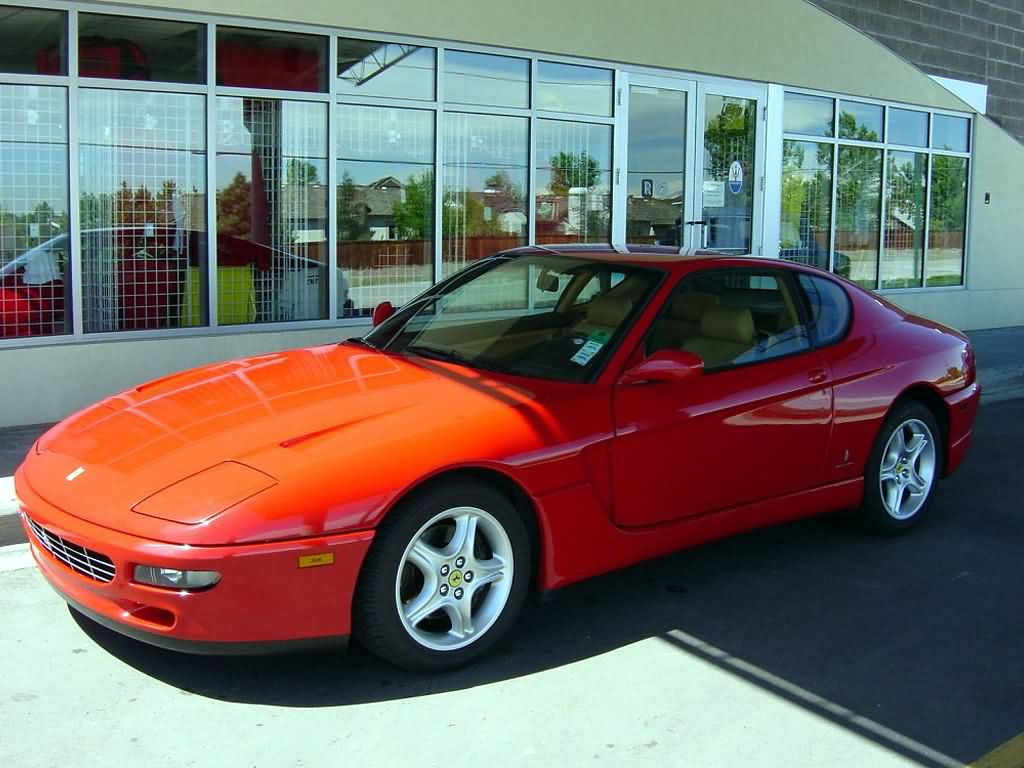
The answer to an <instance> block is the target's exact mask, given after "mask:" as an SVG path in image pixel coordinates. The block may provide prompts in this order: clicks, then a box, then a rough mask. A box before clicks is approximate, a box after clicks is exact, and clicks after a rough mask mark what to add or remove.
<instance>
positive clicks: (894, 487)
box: [860, 401, 942, 533]
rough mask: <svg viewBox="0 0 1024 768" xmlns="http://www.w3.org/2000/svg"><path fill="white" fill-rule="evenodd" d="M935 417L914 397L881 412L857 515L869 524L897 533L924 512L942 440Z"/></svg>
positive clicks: (935, 481) (932, 489)
mask: <svg viewBox="0 0 1024 768" xmlns="http://www.w3.org/2000/svg"><path fill="white" fill-rule="evenodd" d="M939 436H940V432H939V428H938V425H937V424H936V422H935V417H934V416H933V415H932V413H931V411H929V410H928V408H926V407H925V406H924V405H922V404H921V403H918V402H914V401H908V402H904V403H902V404H900V405H898V406H897V407H896V408H894V409H893V411H892V412H891V413H890V414H889V416H888V417H887V418H886V420H885V422H884V424H883V425H882V429H881V431H880V432H879V435H878V439H877V441H876V443H875V447H874V449H873V450H872V452H871V457H870V458H869V459H868V467H867V471H866V472H865V477H864V502H863V504H862V505H861V509H860V514H861V519H862V520H863V522H864V523H865V524H867V525H868V526H869V527H870V528H872V529H874V530H876V531H880V532H883V533H897V532H899V531H902V530H905V529H907V528H909V527H911V526H912V525H914V524H915V523H917V522H918V521H919V520H920V519H921V518H922V517H923V516H924V514H925V513H926V512H927V510H928V507H929V505H930V504H931V501H932V497H933V496H934V493H935V486H936V485H937V484H938V481H939V474H940V470H941V467H942V444H941V443H940V441H939Z"/></svg>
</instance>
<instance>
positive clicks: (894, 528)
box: [860, 401, 944, 533]
mask: <svg viewBox="0 0 1024 768" xmlns="http://www.w3.org/2000/svg"><path fill="white" fill-rule="evenodd" d="M911 419H917V420H919V421H921V422H923V423H924V424H925V425H926V426H927V427H928V430H929V431H930V432H931V436H932V444H933V445H934V446H935V477H934V478H933V479H932V484H931V488H929V489H928V496H927V498H925V500H924V503H923V504H922V505H921V506H920V508H918V510H917V512H915V513H914V514H913V515H911V516H910V517H908V518H905V519H903V520H900V519H897V518H895V517H893V516H892V515H890V514H889V512H888V511H887V510H886V508H885V503H884V502H883V500H882V492H881V489H880V487H879V475H880V474H881V470H882V454H883V452H884V451H885V446H886V444H887V443H888V442H889V439H890V438H891V437H892V435H893V432H894V431H895V430H896V428H897V427H899V426H900V425H901V424H903V423H904V422H906V421H909V420H911ZM943 461H944V451H943V444H942V433H941V431H940V430H939V425H938V424H937V423H936V420H935V416H934V415H933V414H932V412H931V411H930V410H929V409H928V408H927V407H925V406H924V405H922V404H921V403H918V402H913V401H910V402H902V403H899V404H897V405H896V406H895V407H894V408H893V409H892V410H891V411H890V412H889V415H888V416H886V418H885V421H884V422H883V423H882V428H881V429H880V430H879V432H878V438H877V439H876V440H875V445H874V447H873V448H872V450H871V456H870V457H869V458H868V464H867V468H866V470H865V472H864V502H863V504H862V505H861V509H860V516H861V520H862V522H863V523H864V524H865V525H866V526H867V527H868V528H869V529H871V530H873V531H876V532H878V533H901V532H903V531H905V530H908V529H909V528H911V527H913V526H914V525H916V524H917V523H919V522H920V521H921V519H922V518H923V517H924V516H925V515H926V513H927V512H928V508H929V507H930V506H931V504H932V500H933V499H934V498H935V489H936V487H937V486H938V484H939V480H940V479H941V477H942V467H943Z"/></svg>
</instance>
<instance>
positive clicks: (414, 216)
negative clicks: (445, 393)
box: [336, 105, 434, 317]
mask: <svg viewBox="0 0 1024 768" xmlns="http://www.w3.org/2000/svg"><path fill="white" fill-rule="evenodd" d="M337 135H338V174H337V181H336V183H337V185H338V192H337V195H338V212H337V221H338V259H339V264H340V266H341V272H340V274H339V281H338V286H339V294H340V293H342V290H341V289H342V285H344V288H345V292H346V293H347V296H346V297H344V298H342V297H341V296H340V295H339V302H340V303H339V308H340V310H341V311H340V312H339V317H340V316H345V317H354V316H365V315H368V314H369V313H370V312H372V311H373V308H374V307H375V306H376V305H377V304H379V303H380V302H382V301H390V302H391V303H393V304H395V305H396V306H398V305H401V304H404V303H405V302H407V301H408V300H409V299H411V298H413V297H414V296H416V295H417V294H418V293H420V292H421V291H423V290H425V289H426V288H428V287H429V286H430V284H431V282H432V281H433V277H434V255H433V254H434V248H433V241H434V115H433V113H431V112H425V111H422V110H417V109H396V108H391V107H363V106H350V105H342V106H341V107H340V108H339V112H338V131H337Z"/></svg>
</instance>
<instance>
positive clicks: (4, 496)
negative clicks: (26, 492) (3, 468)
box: [0, 477, 18, 515]
mask: <svg viewBox="0 0 1024 768" xmlns="http://www.w3.org/2000/svg"><path fill="white" fill-rule="evenodd" d="M17 512H18V499H17V497H16V496H15V495H14V478H13V477H0V515H14V514H17Z"/></svg>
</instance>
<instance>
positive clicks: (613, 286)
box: [364, 253, 663, 382]
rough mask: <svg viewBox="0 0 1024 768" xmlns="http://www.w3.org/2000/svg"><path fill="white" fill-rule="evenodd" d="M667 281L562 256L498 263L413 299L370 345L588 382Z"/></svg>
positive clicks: (629, 269)
mask: <svg viewBox="0 0 1024 768" xmlns="http://www.w3.org/2000/svg"><path fill="white" fill-rule="evenodd" d="M662 274H663V273H661V272H660V271H658V270H653V269H645V268H639V267H634V266H631V265H625V264H615V263H609V262H604V261H597V260H591V259H587V258H585V257H573V256H564V255H560V254H555V253H550V254H548V253H538V254H524V255H516V256H498V257H494V258H491V259H488V260H487V262H486V263H481V264H480V265H479V266H477V268H476V269H475V270H473V269H472V268H471V269H470V270H468V271H467V272H465V273H463V274H462V275H457V276H456V277H455V278H454V279H452V280H450V281H447V282H445V283H442V284H440V285H439V286H438V288H436V289H434V291H432V292H428V293H426V294H424V295H422V296H420V297H419V298H417V299H414V300H413V301H412V302H410V303H409V304H408V305H406V306H405V307H404V308H403V309H402V310H401V311H399V312H398V313H397V314H396V315H394V316H392V317H391V318H390V319H389V320H388V321H387V322H385V323H383V324H382V325H380V326H379V327H377V328H375V329H374V330H373V331H372V332H371V333H370V334H368V335H367V336H366V337H365V339H364V341H365V342H366V343H369V344H371V345H373V346H375V347H378V348H381V349H384V350H385V351H387V352H399V353H403V354H408V355H415V356H418V357H423V358H428V359H433V360H443V361H449V362H457V363H461V364H464V365H469V366H471V367H474V368H481V369H484V370H493V371H501V372H505V373H511V374H515V375H520V376H536V377H540V378H547V379H557V380H561V381H572V382H584V381H588V380H589V379H590V378H591V377H592V376H593V375H594V374H595V373H596V372H597V371H598V370H600V368H601V365H602V362H603V361H604V360H606V359H607V358H608V355H610V354H611V352H612V350H614V348H615V346H616V345H617V344H618V341H619V339H620V338H621V336H622V334H623V333H624V332H625V330H626V329H627V328H628V327H629V324H630V323H631V322H632V319H633V317H635V315H636V314H637V312H638V311H639V309H640V308H641V307H642V306H643V304H644V303H645V302H646V301H647V299H648V297H649V296H650V295H651V293H652V291H653V290H654V288H655V287H656V286H657V284H658V283H659V281H660V279H661V277H662Z"/></svg>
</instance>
